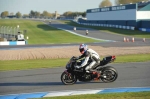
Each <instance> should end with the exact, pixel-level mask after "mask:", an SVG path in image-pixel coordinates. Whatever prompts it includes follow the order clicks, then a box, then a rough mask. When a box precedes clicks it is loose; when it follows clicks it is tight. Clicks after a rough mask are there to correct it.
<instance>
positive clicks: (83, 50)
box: [79, 44, 88, 54]
mask: <svg viewBox="0 0 150 99" xmlns="http://www.w3.org/2000/svg"><path fill="white" fill-rule="evenodd" d="M87 49H88V47H87V45H85V44H80V46H79V51H80V53H81V54H84V53H85V52H86V51H87Z"/></svg>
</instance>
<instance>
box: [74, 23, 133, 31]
mask: <svg viewBox="0 0 150 99" xmlns="http://www.w3.org/2000/svg"><path fill="white" fill-rule="evenodd" d="M77 23H78V24H82V25H89V26H101V27H111V28H120V29H128V30H135V27H133V26H122V25H111V24H91V23H80V22H77Z"/></svg>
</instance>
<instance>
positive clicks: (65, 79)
mask: <svg viewBox="0 0 150 99" xmlns="http://www.w3.org/2000/svg"><path fill="white" fill-rule="evenodd" d="M115 59H116V57H115V56H107V57H104V58H103V59H102V60H101V61H100V64H98V65H96V66H95V67H94V68H92V70H90V71H89V72H86V71H85V68H86V66H84V67H82V68H80V69H77V68H75V66H77V65H80V64H81V63H82V60H78V58H77V57H75V56H73V57H72V58H71V59H70V60H69V62H68V63H67V64H66V70H65V71H64V72H63V73H62V74H61V81H62V83H63V84H65V85H72V84H75V83H76V82H77V80H79V81H82V82H87V81H92V80H95V79H96V80H101V81H103V82H105V83H108V82H114V81H115V80H116V79H117V77H118V72H117V70H116V69H115V68H114V67H112V66H107V64H108V63H112V62H114V60H115ZM88 64H90V60H89V61H88ZM88 64H87V65H88ZM98 75H99V76H98Z"/></svg>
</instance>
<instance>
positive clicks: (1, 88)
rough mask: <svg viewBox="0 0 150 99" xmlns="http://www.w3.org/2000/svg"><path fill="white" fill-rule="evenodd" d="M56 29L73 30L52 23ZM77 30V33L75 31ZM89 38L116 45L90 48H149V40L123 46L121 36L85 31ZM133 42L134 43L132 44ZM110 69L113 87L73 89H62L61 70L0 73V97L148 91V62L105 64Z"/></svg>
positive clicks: (86, 85) (88, 84)
mask: <svg viewBox="0 0 150 99" xmlns="http://www.w3.org/2000/svg"><path fill="white" fill-rule="evenodd" d="M51 25H52V26H54V27H57V28H64V29H67V30H71V31H72V29H73V27H72V26H68V25H64V24H59V23H57V22H54V23H52V24H51ZM78 29H79V30H78ZM76 32H77V33H79V34H82V35H84V33H85V28H77V31H76ZM89 36H91V37H95V38H100V39H107V40H115V41H117V42H106V43H94V44H92V43H89V44H91V45H97V46H99V45H100V46H104V47H122V46H150V39H147V40H146V42H142V38H135V42H134V43H133V42H126V43H125V42H123V37H124V36H121V35H114V34H109V33H103V32H101V31H98V30H93V29H89ZM136 40H137V41H136ZM72 45H76V46H77V45H78V44H57V45H25V46H0V49H1V50H5V49H20V48H30V47H57V46H72ZM108 65H109V66H114V67H115V68H116V69H117V71H118V74H119V76H118V79H117V80H116V81H115V82H113V83H103V82H101V81H99V82H97V81H96V82H95V81H92V82H79V81H78V82H77V83H76V84H74V85H63V84H62V82H61V80H60V76H61V73H62V72H63V71H64V70H65V67H64V68H53V69H34V70H22V71H6V72H0V95H6V94H18V93H33V92H48V91H63V90H78V89H97V88H115V87H149V86H150V75H149V71H150V62H138V63H121V64H120V63H119V64H108Z"/></svg>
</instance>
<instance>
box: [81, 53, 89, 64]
mask: <svg viewBox="0 0 150 99" xmlns="http://www.w3.org/2000/svg"><path fill="white" fill-rule="evenodd" d="M89 58H90V53H89V52H86V53H85V59H84V61H83V63H82V64H81V67H84V66H85V65H86V64H87V63H88V60H89Z"/></svg>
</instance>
